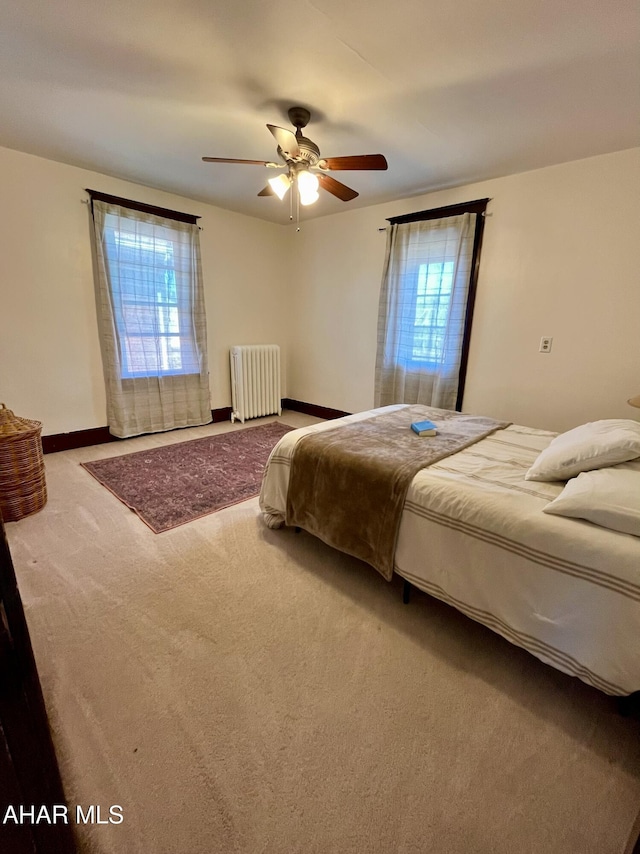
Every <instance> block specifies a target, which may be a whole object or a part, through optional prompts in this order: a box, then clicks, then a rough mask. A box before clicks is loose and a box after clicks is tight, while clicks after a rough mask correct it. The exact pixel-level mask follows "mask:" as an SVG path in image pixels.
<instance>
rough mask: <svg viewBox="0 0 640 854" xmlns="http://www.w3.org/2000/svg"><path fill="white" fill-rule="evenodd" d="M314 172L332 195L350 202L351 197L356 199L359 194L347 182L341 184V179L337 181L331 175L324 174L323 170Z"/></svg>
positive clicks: (323, 186)
mask: <svg viewBox="0 0 640 854" xmlns="http://www.w3.org/2000/svg"><path fill="white" fill-rule="evenodd" d="M314 174H315V175H317V178H318V181H319V182H320V186H321V187H322V188H323V189H325V190H326V191H327V192H329V193H331V195H332V196H336V197H337V198H338V199H342V201H343V202H350V201H351V199H355V198H356V196H358V195H359V193H356V191H355V190H352V189H351V188H350V187H347V186H346V184H341V183H340V181H336V179H335V178H332V177H331V175H323V174H322V173H321V172H320V173H318V172H315V173H314Z"/></svg>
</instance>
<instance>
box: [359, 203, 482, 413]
mask: <svg viewBox="0 0 640 854" xmlns="http://www.w3.org/2000/svg"><path fill="white" fill-rule="evenodd" d="M488 201H489V199H479V200H478V201H475V202H468V203H466V204H462V205H452V206H450V207H447V208H438V209H437V210H433V211H421V212H420V213H416V214H409V215H408V216H405V217H397V218H395V219H391V220H389V222H390V223H391V228H390V229H387V233H388V240H387V252H386V258H385V270H384V275H383V280H382V287H381V291H380V310H379V314H378V351H377V356H376V381H375V405H376V406H384V405H388V404H392V403H410V404H411V403H421V404H425V405H427V406H434V407H439V408H442V409H460V407H461V404H462V393H463V390H464V378H465V373H466V364H467V355H468V348H469V337H470V331H471V319H472V316H473V304H474V298H475V286H476V279H477V272H478V263H479V258H480V247H481V243H482V231H483V225H484V219H483V214H484V211H485V209H486V206H487V203H488Z"/></svg>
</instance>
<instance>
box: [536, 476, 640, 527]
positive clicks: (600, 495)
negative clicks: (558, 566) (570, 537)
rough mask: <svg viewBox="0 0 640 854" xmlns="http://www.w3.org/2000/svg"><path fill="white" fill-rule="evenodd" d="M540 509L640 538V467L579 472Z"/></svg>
mask: <svg viewBox="0 0 640 854" xmlns="http://www.w3.org/2000/svg"><path fill="white" fill-rule="evenodd" d="M544 512H545V513H552V514H554V515H556V516H572V517H573V518H574V519H587V520H588V521H589V522H594V523H595V524H596V525H600V526H601V527H603V528H611V530H612V531H622V533H623V534H633V536H634V537H640V467H638V464H637V463H633V464H631V465H626V466H616V468H604V469H598V470H597V471H588V472H582V474H579V475H578V477H574V478H573V479H572V480H570V481H569V483H567V485H566V486H565V488H564V489H563V490H562V492H561V493H560V495H559V496H558V497H557V498H555V499H554V500H553V501H551V502H550V503H549V504H547V506H546V507H545V508H544Z"/></svg>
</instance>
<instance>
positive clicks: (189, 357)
mask: <svg viewBox="0 0 640 854" xmlns="http://www.w3.org/2000/svg"><path fill="white" fill-rule="evenodd" d="M93 219H94V225H95V245H94V248H95V267H96V297H97V310H98V326H99V330H100V339H101V346H102V360H103V365H104V374H105V383H106V392H107V423H108V425H109V431H110V432H111V433H112V434H113V435H114V436H118V437H120V438H125V437H127V436H137V435H140V434H141V433H156V432H160V431H163V430H171V429H173V428H176V427H193V426H196V425H199V424H207V423H209V422H210V421H211V405H210V393H209V371H208V364H207V345H206V341H207V331H206V318H205V308H204V293H203V285H202V273H201V265H200V241H199V229H198V226H197V225H196V224H191V223H184V222H179V221H177V220H172V219H165V218H164V217H160V216H155V215H152V214H148V213H142V212H139V211H136V210H132V209H130V208H126V207H121V206H120V205H115V204H108V203H106V202H103V201H98V200H94V201H93Z"/></svg>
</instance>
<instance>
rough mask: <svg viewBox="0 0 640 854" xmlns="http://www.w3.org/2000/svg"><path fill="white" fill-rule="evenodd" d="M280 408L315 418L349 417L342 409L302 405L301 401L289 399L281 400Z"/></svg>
mask: <svg viewBox="0 0 640 854" xmlns="http://www.w3.org/2000/svg"><path fill="white" fill-rule="evenodd" d="M282 408H283V409H292V410H293V411H294V412H304V414H305V415H314V416H315V417H316V418H326V419H327V420H328V421H330V420H331V419H333V418H342V417H343V415H351V413H350V412H344V411H343V410H342V409H331V408H330V407H328V406H316V404H315V403H303V402H302V401H301V400H292V399H291V398H290V397H283V398H282Z"/></svg>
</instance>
